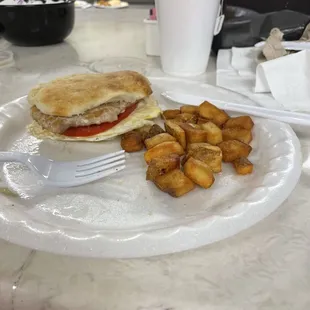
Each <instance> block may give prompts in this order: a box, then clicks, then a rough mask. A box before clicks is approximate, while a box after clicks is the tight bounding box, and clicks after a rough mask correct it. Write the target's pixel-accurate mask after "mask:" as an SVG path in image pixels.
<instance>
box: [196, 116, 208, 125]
mask: <svg viewBox="0 0 310 310" xmlns="http://www.w3.org/2000/svg"><path fill="white" fill-rule="evenodd" d="M208 122H210V120H209V119H207V118H204V117H201V116H198V121H197V124H198V125H202V124H205V123H208Z"/></svg>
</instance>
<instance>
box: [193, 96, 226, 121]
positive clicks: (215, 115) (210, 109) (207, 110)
mask: <svg viewBox="0 0 310 310" xmlns="http://www.w3.org/2000/svg"><path fill="white" fill-rule="evenodd" d="M199 115H200V116H201V117H203V118H207V119H209V120H211V121H212V122H213V123H214V124H216V125H217V126H220V127H221V126H222V125H223V124H224V123H226V122H227V121H228V119H229V116H228V114H227V113H226V112H224V111H223V110H220V109H219V108H217V107H216V106H215V105H213V104H211V103H210V102H208V101H205V102H203V103H202V104H201V105H200V106H199Z"/></svg>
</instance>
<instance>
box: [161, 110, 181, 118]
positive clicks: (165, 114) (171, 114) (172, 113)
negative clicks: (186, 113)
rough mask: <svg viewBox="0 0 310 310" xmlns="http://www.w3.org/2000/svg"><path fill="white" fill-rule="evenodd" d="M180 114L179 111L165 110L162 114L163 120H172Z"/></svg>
mask: <svg viewBox="0 0 310 310" xmlns="http://www.w3.org/2000/svg"><path fill="white" fill-rule="evenodd" d="M180 113H181V111H180V110H166V111H163V112H162V116H163V119H172V118H175V117H177V115H179V114H180Z"/></svg>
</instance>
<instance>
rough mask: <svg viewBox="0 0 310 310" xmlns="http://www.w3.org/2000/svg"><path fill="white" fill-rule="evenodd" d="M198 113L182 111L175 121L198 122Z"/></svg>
mask: <svg viewBox="0 0 310 310" xmlns="http://www.w3.org/2000/svg"><path fill="white" fill-rule="evenodd" d="M197 120H198V115H197V114H191V113H181V114H179V115H177V116H176V117H175V118H174V121H176V122H180V123H190V124H197Z"/></svg>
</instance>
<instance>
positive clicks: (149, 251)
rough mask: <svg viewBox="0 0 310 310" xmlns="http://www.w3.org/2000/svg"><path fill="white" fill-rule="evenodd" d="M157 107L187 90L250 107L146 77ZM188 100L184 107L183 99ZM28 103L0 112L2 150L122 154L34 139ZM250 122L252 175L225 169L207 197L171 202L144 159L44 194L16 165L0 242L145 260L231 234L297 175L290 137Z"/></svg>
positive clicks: (282, 194) (297, 156)
mask: <svg viewBox="0 0 310 310" xmlns="http://www.w3.org/2000/svg"><path fill="white" fill-rule="evenodd" d="M151 81H152V83H153V89H154V91H155V95H157V98H158V99H159V101H160V105H161V107H162V108H173V107H174V106H177V105H175V104H173V103H167V102H165V101H164V100H163V99H161V98H160V97H158V94H159V93H161V92H162V91H165V90H175V91H180V90H182V91H183V92H186V91H188V92H190V93H192V94H196V95H204V96H208V97H209V98H214V99H215V100H233V101H234V102H239V103H244V104H253V102H251V101H249V100H248V99H246V98H244V97H242V96H240V95H238V94H235V93H232V92H229V91H226V90H223V89H219V88H216V87H213V86H209V85H200V84H197V83H195V82H188V81H184V80H177V79H169V78H165V79H161V78H158V79H156V78H153V79H151ZM189 103H190V102H189ZM28 109H29V107H28V105H27V102H26V99H25V98H21V99H18V100H16V101H13V102H10V103H8V104H6V105H5V106H3V107H1V108H0V124H1V127H0V147H1V150H15V151H22V152H29V153H31V154H42V155H44V156H48V157H51V158H54V159H58V160H72V159H83V158H88V157H92V156H97V155H99V154H102V153H106V152H110V151H116V150H118V149H120V145H119V139H115V140H113V141H109V142H104V143H68V142H67V143H63V142H54V141H40V140H37V139H35V138H33V137H31V136H29V135H28V133H27V132H26V125H27V124H28V123H29V122H30V117H29V112H28ZM254 120H255V129H254V140H253V143H252V146H253V149H254V150H253V152H252V154H251V156H250V159H251V161H253V163H254V164H255V172H254V174H253V175H250V176H245V177H244V176H237V175H236V173H235V172H234V170H233V169H232V167H231V166H230V165H228V164H227V165H224V169H223V172H222V173H221V174H219V175H216V182H215V185H214V186H213V187H212V188H211V189H209V190H203V189H200V188H196V189H195V190H194V191H192V192H191V193H189V194H188V195H186V196H184V197H181V198H178V199H175V198H172V197H170V196H169V195H167V194H165V193H162V192H160V191H159V190H158V189H157V188H156V187H155V186H154V185H153V184H152V183H151V182H146V181H145V171H146V165H145V163H144V160H143V152H140V153H133V154H130V155H127V168H126V170H125V171H122V172H120V173H119V174H116V175H114V176H111V177H110V178H108V179H104V180H102V181H98V182H95V183H92V184H88V185H86V186H81V187H77V188H72V189H53V188H44V187H43V185H42V184H40V182H38V179H37V177H36V176H35V175H33V174H32V173H31V172H29V171H27V170H26V169H25V168H23V167H21V166H20V165H19V164H15V163H6V164H5V165H4V167H3V176H2V178H3V180H4V181H5V182H6V183H7V184H8V185H9V186H10V188H12V189H14V190H15V191H16V192H17V193H18V194H19V197H13V196H9V195H7V194H6V193H2V194H0V202H1V204H0V237H1V238H3V239H6V240H8V241H11V242H13V243H17V244H20V245H23V246H26V247H30V248H35V249H39V250H44V251H49V252H53V253H60V254H66V255H76V256H88V257H146V256H152V255H160V254H166V253H172V252H178V251H183V250H187V249H192V248H196V247H199V246H202V245H206V244H210V243H213V242H216V241H218V240H221V239H224V238H227V237H229V236H232V235H234V234H236V233H238V232H240V231H242V230H244V229H246V228H248V227H250V226H252V225H253V224H255V223H257V222H258V221H260V220H262V219H263V218H265V217H266V216H268V215H269V214H270V213H271V212H273V211H274V210H275V209H276V208H278V207H279V206H280V205H281V203H282V202H283V201H284V200H285V199H286V198H287V197H288V196H289V194H290V193H291V191H292V190H293V188H294V187H295V185H296V183H297V182H298V179H299V176H300V172H301V152H300V145H299V141H298V139H297V137H296V136H295V134H294V132H293V131H292V129H291V128H290V127H289V126H288V125H285V124H282V123H278V122H274V121H268V120H262V119H254Z"/></svg>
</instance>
